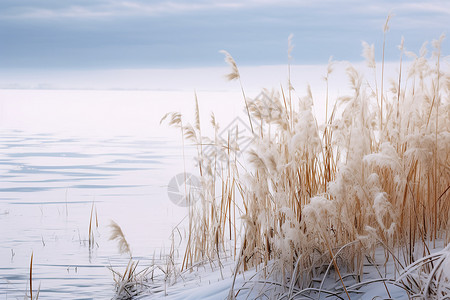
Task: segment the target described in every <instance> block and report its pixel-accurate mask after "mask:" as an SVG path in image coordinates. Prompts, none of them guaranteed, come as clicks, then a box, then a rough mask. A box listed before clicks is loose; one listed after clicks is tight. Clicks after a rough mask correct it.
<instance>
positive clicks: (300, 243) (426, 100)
mask: <svg viewBox="0 0 450 300" xmlns="http://www.w3.org/2000/svg"><path fill="white" fill-rule="evenodd" d="M387 29H388V26H387V23H386V25H385V30H384V34H386V31H387ZM442 39H443V36H442V37H441V38H440V39H439V40H437V41H434V42H433V43H432V47H433V51H432V53H431V55H428V54H427V50H426V46H424V47H423V48H422V50H421V51H420V54H419V55H416V54H414V53H411V52H408V51H406V49H405V48H404V45H403V40H402V42H401V46H400V47H399V48H400V53H401V59H400V63H399V70H400V71H399V74H398V78H395V79H392V80H391V81H389V88H386V87H387V85H386V84H384V83H385V79H384V68H385V66H384V45H383V61H382V72H381V74H382V79H381V84H378V83H377V80H376V76H375V79H374V81H373V82H371V81H368V80H366V79H364V77H363V75H361V74H360V73H359V72H358V71H357V70H356V69H355V68H354V67H352V66H351V65H348V68H347V76H348V79H349V82H350V84H351V87H352V91H353V92H352V94H350V95H347V96H344V97H340V98H338V99H328V97H329V96H328V95H329V92H328V82H329V80H332V79H331V75H332V71H333V62H330V64H329V67H328V70H327V74H326V76H325V83H326V87H327V93H326V99H321V100H320V101H324V102H326V112H325V114H326V121H325V123H324V124H318V123H317V120H316V117H315V115H314V113H313V109H312V108H313V105H314V102H315V101H318V100H317V99H314V97H313V94H312V91H311V88H310V87H309V86H308V89H307V93H306V95H304V96H301V97H297V96H295V90H294V89H293V87H292V84H291V82H290V74H289V76H288V78H289V80H288V83H287V88H285V87H283V86H282V87H281V88H280V90H279V91H268V90H266V91H265V92H264V93H263V95H264V97H257V98H255V99H250V98H247V97H246V96H245V93H244V89H243V87H242V84H241V89H242V92H243V96H244V100H245V106H246V110H247V112H248V115H249V123H250V124H249V125H250V126H251V128H252V132H253V133H254V138H253V143H252V146H251V147H250V148H248V149H246V150H245V151H241V150H240V146H239V143H238V130H236V132H235V133H233V132H230V133H229V135H228V139H225V140H224V139H219V138H218V137H217V132H218V130H219V129H218V124H217V123H216V122H215V119H214V115H212V118H211V124H212V126H213V128H214V132H215V135H214V136H213V137H204V136H202V134H201V127H200V118H199V108H198V103H197V102H196V106H195V107H196V120H195V123H194V125H193V126H192V125H190V124H189V123H188V122H185V121H183V120H182V119H183V117H182V116H181V114H179V113H172V115H171V121H170V123H171V124H172V125H177V126H178V127H179V128H180V129H181V131H182V134H183V137H184V138H185V139H187V140H189V141H191V142H192V143H194V144H195V145H197V149H198V157H197V162H198V167H199V177H200V178H201V185H202V186H201V189H200V193H199V195H200V196H199V198H200V199H199V200H200V201H197V202H193V204H192V205H191V206H190V207H189V210H190V211H189V217H190V218H189V228H188V229H189V231H188V232H189V234H188V240H187V248H186V251H185V255H184V260H183V263H182V268H188V267H189V266H192V265H193V264H194V263H195V262H196V261H201V260H205V259H220V258H221V257H224V256H234V257H235V258H236V259H237V266H236V273H237V272H239V271H245V270H247V269H248V268H250V267H257V268H258V267H259V268H263V269H264V270H265V271H264V274H265V275H266V276H270V277H271V278H272V279H274V280H275V281H276V282H279V283H280V285H281V286H283V287H290V288H289V291H290V292H289V294H288V298H289V297H291V296H292V291H294V290H297V291H299V290H300V291H302V290H305V289H308V288H311V287H312V286H314V282H315V280H316V279H317V278H318V277H320V276H321V275H323V274H327V272H328V270H329V269H330V268H331V269H333V270H334V272H335V274H337V276H338V279H339V281H340V282H341V288H342V290H341V292H340V293H341V296H342V295H344V296H345V297H348V298H350V295H349V292H348V291H347V288H346V283H345V282H344V279H343V277H342V276H341V275H342V274H344V273H345V274H348V273H351V274H354V276H355V278H356V281H357V282H361V281H363V280H364V278H363V277H364V272H363V271H364V265H365V264H366V263H367V261H368V258H369V257H373V256H374V253H375V251H376V249H379V248H380V247H382V248H383V249H384V253H385V260H386V261H387V260H389V259H393V260H394V263H395V265H396V269H397V270H398V272H401V271H400V270H405V272H407V273H404V274H403V275H400V278H399V280H398V281H395V280H394V281H392V282H389V281H386V282H385V287H386V289H388V288H387V283H392V284H393V283H394V282H395V284H397V285H401V286H402V287H403V288H404V289H405V291H406V292H407V293H408V294H409V295H410V296H414V295H416V296H417V295H418V294H420V293H422V294H421V295H422V296H424V297H425V298H427V297H430V298H435V299H438V298H440V297H443V296H444V297H448V296H449V295H450V294H449V284H448V272H447V271H443V270H445V268H443V264H444V261H445V262H446V263H445V264H446V265H447V266H448V256H449V252H448V251H449V250H448V247H447V248H445V249H444V250H443V252H442V253H440V256H433V254H432V251H431V250H430V249H431V248H434V247H435V246H436V243H438V244H441V245H442V244H444V245H447V244H449V242H450V218H449V217H450V191H449V189H450V167H449V166H450V151H449V149H450V133H449V129H450V101H449V95H450V73H449V72H448V67H449V66H448V64H446V65H443V63H442V53H441V42H442ZM363 47H364V51H363V56H364V57H365V58H366V60H367V65H368V67H369V68H371V69H372V70H373V72H374V74H376V73H377V70H376V69H377V64H376V63H375V53H374V51H375V50H374V49H375V48H374V46H370V45H368V44H367V43H365V44H363ZM289 49H290V50H289V57H290V51H291V50H292V47H291V46H290V47H289ZM225 54H226V60H227V62H228V63H229V64H230V65H231V66H232V69H233V70H232V71H233V72H232V74H233V76H229V77H230V79H237V78H238V79H240V75H239V72H238V70H237V67H236V63H235V62H234V60H233V58H232V57H231V55H229V54H228V53H225ZM404 56H407V57H409V58H410V60H411V61H410V63H409V65H408V70H407V71H406V74H405V71H404V69H403V68H404V66H403V57H404ZM379 86H380V88H379ZM385 88H386V89H385ZM196 100H197V99H196ZM333 102H334V104H332V105H329V104H330V103H333ZM206 144H207V145H214V152H213V155H208V156H206V155H204V153H203V147H204V145H206ZM243 158H244V159H243ZM242 166H245V168H243V167H242ZM424 257H425V258H424ZM433 257H435V258H436V257H437V258H436V259H438V260H439V262H440V264H439V266H440V268H441V269H439V270H440V271H439V272H438V270H437V269H436V268H437V265H436V260H434V259H433ZM408 265H409V266H410V267H409V268H408V267H407V266H408ZM267 266H270V270H269V269H268V268H265V267H267ZM419 268H420V271H419V272H417V273H414V274H415V275H414V276H413V275H412V272H409V273H408V270H414V271H417V270H418V269H419ZM405 274H407V275H405ZM421 276H422V277H421ZM442 278H444V279H442ZM441 279H442V280H443V281H442V283H443V284H444V285H443V286H441V287H439V288H438V290H437V292H436V291H432V288H431V287H437V286H439V285H438V284H437V283H436V282H439V280H441ZM320 287H322V286H320ZM281 290H282V291H280V293H279V296H280V297H284V296H286V293H285V289H281ZM309 291H310V292H309V293H312V291H316V292H317V290H309ZM388 294H389V291H388ZM230 295H231V297H233V295H234V294H233V293H231V294H230ZM283 295H284V296H283ZM298 295H300V294H299V293H298Z"/></svg>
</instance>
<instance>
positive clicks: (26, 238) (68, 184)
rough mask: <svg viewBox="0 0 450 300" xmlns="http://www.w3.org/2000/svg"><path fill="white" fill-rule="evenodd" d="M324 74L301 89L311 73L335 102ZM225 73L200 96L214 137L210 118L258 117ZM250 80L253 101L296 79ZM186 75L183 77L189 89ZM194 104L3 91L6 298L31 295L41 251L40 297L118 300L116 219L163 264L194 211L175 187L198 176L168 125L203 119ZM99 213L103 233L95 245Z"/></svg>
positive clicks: (318, 93)
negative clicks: (183, 177)
mask: <svg viewBox="0 0 450 300" xmlns="http://www.w3.org/2000/svg"><path fill="white" fill-rule="evenodd" d="M323 69H324V68H323V67H322V68H319V69H316V68H312V67H310V68H306V69H305V70H303V69H302V68H298V70H297V69H294V71H296V72H294V73H296V74H293V78H294V79H296V80H298V81H299V84H297V85H296V86H297V87H298V88H299V90H298V91H297V94H298V95H300V96H301V95H304V94H305V93H304V91H305V90H306V82H307V81H306V79H305V78H309V79H311V78H312V79H313V82H311V81H310V83H312V86H313V94H314V95H315V97H317V98H316V99H321V100H322V102H324V101H323V100H324V95H325V92H324V90H323V88H324V82H323V80H322V77H321V76H319V75H317V74H321V75H324V72H323V71H324V70H323ZM308 70H314V74H315V75H317V76H316V77H317V78H315V79H314V76H312V75H311V73H310V72H309V71H308ZM218 71H220V72H216V73H220V76H219V75H217V74H216V75H214V76H215V77H214V76H211V78H212V79H211V80H212V82H211V84H209V83H210V82H209V81H206V84H205V85H204V87H203V89H201V90H199V91H198V92H197V95H198V100H199V106H200V117H201V122H202V133H203V134H204V135H205V134H206V135H210V136H212V134H213V130H212V128H211V126H210V114H211V112H214V114H215V117H216V121H217V122H218V123H219V124H220V127H221V128H226V127H227V126H229V125H230V124H231V123H232V122H233V120H236V117H240V119H241V120H242V122H243V123H244V124H245V123H246V122H247V115H246V113H245V112H244V102H243V99H242V94H241V91H240V89H239V86H238V85H236V83H235V82H234V83H223V74H224V73H226V72H225V71H226V70H222V69H220V70H218ZM263 71H264V72H263ZM307 71H308V72H307ZM243 73H244V74H245V73H246V69H244V70H243ZM249 74H250V75H248V76H245V77H244V78H247V80H244V81H245V82H244V86H245V87H247V86H249V87H250V88H248V89H247V88H246V92H247V96H248V97H251V98H252V97H256V96H257V95H258V94H259V92H260V89H261V88H262V87H271V86H274V87H279V86H280V85H279V84H280V81H279V80H282V79H283V78H285V75H286V74H285V67H284V66H283V67H282V68H272V67H267V68H265V69H261V68H253V69H252V70H251V72H250V73H249ZM252 74H253V75H255V76H253V75H252ZM280 74H282V75H280ZM181 75H183V74H181ZM181 75H179V76H181ZM194 75H195V74H194ZM181 77H183V78H181V79H180V78H175V79H176V80H178V81H179V82H181V81H183V80H182V79H184V78H187V79H188V83H189V82H190V81H189V78H188V77H186V76H184V75H183V76H181ZM194 77H195V76H194ZM203 77H205V76H204V75H203ZM216 77H217V79H214V78H216ZM155 78H156V77H155ZM275 78H276V79H275ZM258 79H264V80H262V81H261V82H260V81H258ZM86 80H89V78H87V79H86ZM92 80H94V79H92ZM190 80H193V79H192V78H191V79H190ZM302 80H305V81H302ZM337 81H338V82H340V81H341V80H340V79H338V80H337ZM218 82H221V83H220V84H219V83H218ZM283 82H284V81H281V83H283ZM188 83H186V84H188ZM186 84H185V85H186ZM294 84H295V82H294ZM189 85H190V84H189ZM229 88H230V90H229V91H226V90H228V89H229ZM208 90H209V91H208ZM211 90H215V91H211ZM344 90H346V89H344ZM333 93H334V94H335V95H336V96H338V95H342V93H343V90H342V89H341V88H334V90H333ZM315 101H316V102H315V111H316V113H317V115H318V121H319V124H320V123H321V122H322V121H323V120H321V118H322V119H323V117H324V113H323V111H324V109H323V104H324V103H322V108H321V107H320V105H318V106H317V104H318V101H317V100H315ZM319 104H320V103H319ZM194 108H195V102H194V91H193V90H191V91H189V89H188V88H186V87H184V90H183V91H156V90H155V91H145V90H143V91H132V90H115V91H114V90H0V299H14V298H23V296H24V295H25V290H26V289H27V288H28V284H27V281H28V278H29V264H30V257H31V253H33V255H34V264H33V289H37V286H38V285H39V284H41V294H40V297H39V298H42V299H56V298H58V299H63V298H67V299H89V298H102V299H105V298H111V297H112V296H113V295H114V285H113V284H114V282H113V279H112V274H111V272H110V271H109V270H108V269H107V267H108V266H112V267H113V268H114V269H117V270H118V271H123V269H124V268H125V266H126V265H127V263H128V256H127V255H120V254H119V252H118V249H117V245H116V243H115V242H114V241H109V240H108V238H109V235H110V228H109V227H108V225H109V224H110V221H111V220H114V221H115V222H117V223H118V224H119V225H120V226H121V227H122V230H123V232H124V234H125V236H126V238H127V240H128V242H129V244H130V245H131V248H132V252H133V257H134V258H135V259H139V260H140V265H142V266H145V265H149V264H151V262H152V259H153V257H155V258H156V259H158V258H159V257H160V253H163V252H164V248H165V247H168V246H170V235H171V232H172V230H173V228H174V227H175V226H177V225H178V224H179V222H180V221H181V220H182V219H183V218H184V217H186V213H187V210H186V208H183V207H179V206H177V205H175V204H174V203H172V202H171V201H170V199H169V197H168V194H167V185H168V183H169V181H170V180H171V179H172V178H173V177H174V176H176V175H177V174H180V173H182V172H183V171H184V169H185V167H186V170H187V171H191V170H192V173H194V174H195V170H194V164H193V161H192V159H191V158H192V155H193V150H194V149H192V148H189V147H186V149H185V150H186V151H185V152H186V159H185V162H186V163H185V164H184V163H183V151H182V142H181V135H180V132H179V130H177V129H175V128H169V127H168V125H167V124H162V125H160V120H161V117H162V116H163V115H164V114H165V113H167V112H171V111H178V112H182V113H183V115H184V116H185V117H186V120H188V121H190V122H193V120H194ZM92 207H94V215H95V212H97V219H98V223H99V227H98V228H96V229H95V246H94V247H93V249H89V244H88V232H89V223H90V215H91V209H92Z"/></svg>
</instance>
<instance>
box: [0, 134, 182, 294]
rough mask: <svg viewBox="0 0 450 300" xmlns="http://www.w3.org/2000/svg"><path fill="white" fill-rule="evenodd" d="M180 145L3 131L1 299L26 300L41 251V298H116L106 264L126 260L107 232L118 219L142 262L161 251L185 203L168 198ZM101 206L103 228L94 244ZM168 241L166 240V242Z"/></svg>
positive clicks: (37, 274) (37, 276) (38, 278)
mask: <svg viewBox="0 0 450 300" xmlns="http://www.w3.org/2000/svg"><path fill="white" fill-rule="evenodd" d="M178 147H179V146H178V145H171V144H170V142H167V141H163V140H151V138H140V139H136V138H131V137H127V136H120V137H115V138H104V139H94V138H91V139H88V138H78V137H62V136H56V135H49V134H27V133H25V132H21V131H11V130H10V131H0V299H15V298H21V299H22V298H23V297H24V295H25V290H26V289H27V288H28V284H27V280H28V278H29V263H30V256H31V253H32V252H33V255H34V264H33V289H37V287H38V285H39V283H40V285H41V288H40V297H39V298H40V299H41V298H42V299H63V298H66V299H91V298H95V299H108V298H111V297H112V296H113V295H114V287H113V280H112V276H111V272H110V271H109V270H108V269H107V268H106V266H112V267H113V268H118V269H119V270H120V269H121V268H124V267H125V266H126V264H127V263H128V257H127V256H126V255H119V254H118V250H117V247H116V245H115V243H114V242H112V241H109V240H108V236H109V229H108V224H109V220H115V221H116V222H117V223H118V224H119V225H121V226H122V229H123V231H124V233H125V235H126V237H127V239H128V241H129V243H130V244H131V247H132V250H133V255H134V257H136V258H137V259H139V258H140V259H141V262H140V265H141V266H146V265H149V264H150V263H151V260H152V259H153V257H154V256H156V257H157V258H158V257H159V254H160V252H161V251H162V250H161V248H160V247H161V246H163V244H162V241H164V240H167V237H168V236H169V234H170V230H171V228H172V227H173V226H175V225H176V224H177V222H178V221H179V220H180V218H181V217H182V216H183V215H184V214H185V211H184V210H183V209H181V208H179V207H175V206H174V205H173V204H172V203H170V201H168V200H167V195H166V186H167V182H168V181H169V180H170V178H171V176H172V175H173V174H176V173H178V172H179V170H180V168H179V161H180V151H179V148H178ZM92 207H94V214H95V212H96V214H97V217H98V221H99V227H98V228H97V229H96V230H95V247H94V248H93V249H92V250H90V249H89V246H88V241H87V237H88V227H89V220H90V214H91V208H92ZM166 246H167V244H166Z"/></svg>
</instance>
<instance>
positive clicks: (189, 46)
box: [0, 0, 450, 70]
mask: <svg viewBox="0 0 450 300" xmlns="http://www.w3.org/2000/svg"><path fill="white" fill-rule="evenodd" d="M389 12H392V13H394V14H395V16H394V17H393V19H392V21H391V23H390V28H391V29H390V31H389V33H388V36H387V60H397V59H398V56H399V55H398V51H397V49H396V45H398V44H399V43H400V39H401V36H402V35H403V36H405V40H406V41H405V45H406V47H407V48H408V49H409V50H412V51H415V52H418V50H419V48H420V46H421V45H422V43H423V42H424V41H427V40H428V41H431V40H432V39H437V38H438V37H439V36H440V34H442V33H448V31H449V29H450V1H449V0H431V1H411V0H407V1H387V0H377V1H365V0H364V1H360V0H345V1H332V0H316V1H301V0H300V1H293V0H261V1H257V0H240V1H239V0H231V1H226V0H209V1H208V0H193V1H182V0H173V1H162V0H152V1H144V0H124V1H119V0H75V1H66V0H1V2H0V41H1V42H0V69H3V70H8V69H110V68H114V69H120V68H184V67H204V66H221V65H223V64H224V63H223V56H222V54H220V53H219V52H218V51H219V50H221V49H226V50H228V51H229V52H230V53H231V54H232V55H233V56H234V57H235V59H236V61H237V62H238V63H239V64H240V65H267V64H284V63H286V61H287V54H286V49H287V37H288V36H289V34H291V33H292V34H294V45H295V49H294V52H293V56H294V63H296V64H323V63H326V62H327V61H328V58H329V57H330V56H331V55H333V57H334V58H335V59H337V60H350V61H359V60H361V59H362V58H361V41H362V40H365V41H367V42H369V43H375V44H376V50H377V51H376V52H377V59H379V58H380V57H381V55H380V53H381V46H382V38H383V33H382V27H383V25H384V22H385V19H386V16H387V15H388V14H389ZM449 46H450V43H449V38H448V39H446V40H445V42H444V45H443V48H444V53H448V49H449V48H450V47H449Z"/></svg>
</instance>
